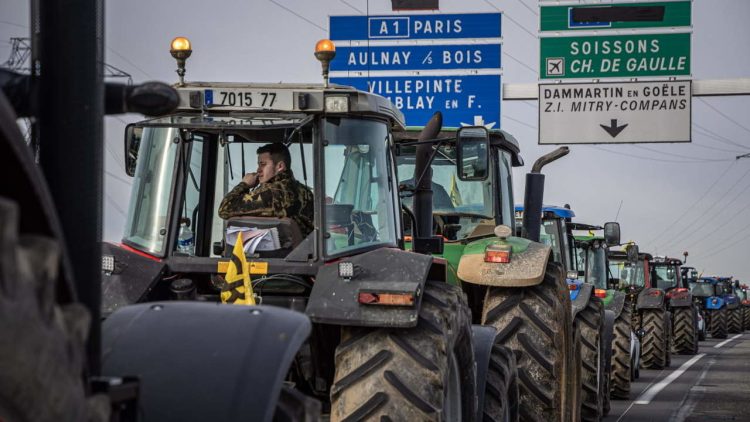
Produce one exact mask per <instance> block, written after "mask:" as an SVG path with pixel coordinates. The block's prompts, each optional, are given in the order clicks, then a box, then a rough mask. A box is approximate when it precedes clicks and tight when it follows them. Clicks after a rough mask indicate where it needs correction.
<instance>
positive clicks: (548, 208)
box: [515, 205, 576, 218]
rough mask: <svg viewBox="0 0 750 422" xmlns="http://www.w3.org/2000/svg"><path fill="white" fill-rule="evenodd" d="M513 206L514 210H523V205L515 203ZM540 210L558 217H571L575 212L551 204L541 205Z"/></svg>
mask: <svg viewBox="0 0 750 422" xmlns="http://www.w3.org/2000/svg"><path fill="white" fill-rule="evenodd" d="M515 208H516V209H515V211H516V212H523V205H516V207H515ZM542 212H543V213H551V214H553V215H555V216H557V217H560V218H573V217H575V216H576V213H575V212H573V210H571V209H570V208H564V207H556V206H553V205H542Z"/></svg>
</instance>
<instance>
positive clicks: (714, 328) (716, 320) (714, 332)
mask: <svg viewBox="0 0 750 422" xmlns="http://www.w3.org/2000/svg"><path fill="white" fill-rule="evenodd" d="M708 314H709V318H708V321H709V324H708V331H709V332H710V333H711V337H713V338H727V308H726V307H723V308H721V309H711V310H710V311H708Z"/></svg>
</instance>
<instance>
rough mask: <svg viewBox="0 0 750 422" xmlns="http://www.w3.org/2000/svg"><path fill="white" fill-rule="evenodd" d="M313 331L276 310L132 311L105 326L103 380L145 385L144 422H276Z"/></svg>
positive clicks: (193, 305) (209, 306) (173, 306)
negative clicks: (295, 363) (132, 379)
mask: <svg viewBox="0 0 750 422" xmlns="http://www.w3.org/2000/svg"><path fill="white" fill-rule="evenodd" d="M310 330H311V324H310V320H309V319H308V318H307V317H306V316H305V315H304V314H302V313H300V312H295V311H290V310H287V309H283V308H278V307H274V306H240V305H225V304H219V303H207V302H194V301H185V302H177V301H174V302H152V303H143V304H138V305H132V306H126V307H123V308H121V309H119V310H118V311H116V312H114V313H113V314H112V315H110V317H109V318H107V319H105V320H104V322H103V325H102V374H103V375H105V376H124V375H132V376H137V377H138V378H139V403H138V410H139V415H140V416H141V418H142V420H144V421H162V420H164V421H166V420H172V421H178V420H179V421H208V420H220V421H240V420H242V421H248V420H252V421H254V420H257V421H271V420H272V419H273V417H274V412H275V411H276V405H277V402H278V400H279V397H280V394H281V391H282V386H283V384H284V379H285V377H286V375H287V372H288V371H289V366H290V365H291V363H292V360H293V359H294V356H295V355H296V354H297V352H298V350H299V348H300V346H301V345H302V344H303V343H304V341H305V339H306V338H307V337H308V335H309V334H310ZM318 405H319V404H318ZM318 416H319V415H318Z"/></svg>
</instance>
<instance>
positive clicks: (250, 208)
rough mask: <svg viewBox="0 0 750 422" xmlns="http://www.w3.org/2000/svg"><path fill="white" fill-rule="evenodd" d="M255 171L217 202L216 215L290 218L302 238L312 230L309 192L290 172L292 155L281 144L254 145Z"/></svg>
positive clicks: (246, 175)
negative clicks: (256, 165)
mask: <svg viewBox="0 0 750 422" xmlns="http://www.w3.org/2000/svg"><path fill="white" fill-rule="evenodd" d="M257 154H258V171H257V172H256V173H247V174H245V176H244V177H243V178H242V181H241V182H240V183H239V184H237V186H235V187H234V189H232V190H231V191H229V193H227V194H226V195H225V196H224V199H223V200H222V201H221V205H219V216H220V217H221V218H223V219H225V220H226V219H229V218H232V217H241V216H248V217H275V218H291V219H292V220H294V222H295V223H297V225H298V226H299V229H300V232H301V234H302V237H305V236H307V235H308V234H309V233H310V232H312V230H313V194H312V192H311V191H310V189H309V188H308V187H307V186H305V185H304V184H302V183H300V182H298V181H297V180H296V179H295V178H294V174H292V169H291V165H292V157H291V155H290V154H289V149H287V147H286V146H285V145H284V144H282V143H271V144H267V145H263V146H262V147H260V148H258V150H257Z"/></svg>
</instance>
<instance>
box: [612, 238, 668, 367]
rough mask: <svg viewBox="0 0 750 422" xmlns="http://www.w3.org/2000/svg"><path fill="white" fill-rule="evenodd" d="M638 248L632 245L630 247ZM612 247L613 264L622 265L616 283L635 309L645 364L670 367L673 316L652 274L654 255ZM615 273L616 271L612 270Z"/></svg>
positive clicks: (636, 329)
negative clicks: (615, 249) (617, 249)
mask: <svg viewBox="0 0 750 422" xmlns="http://www.w3.org/2000/svg"><path fill="white" fill-rule="evenodd" d="M631 248H636V249H635V250H637V246H636V245H631V246H629V247H627V248H626V249H628V250H629V249H631ZM635 255H636V254H635V253H633V252H630V253H629V252H628V251H611V252H610V253H609V256H608V257H609V262H610V268H612V266H613V265H615V266H617V267H618V269H619V277H618V278H617V280H618V281H617V282H616V283H615V284H616V286H617V288H618V289H620V290H622V291H624V292H625V293H626V295H627V300H626V303H628V304H630V306H631V312H632V327H633V330H634V331H635V332H636V334H638V336H639V338H640V341H641V365H640V367H642V368H647V369H662V368H667V367H669V366H670V364H671V360H672V353H671V348H670V344H671V340H670V337H671V332H672V330H671V325H672V324H671V317H670V314H669V311H668V310H667V301H666V293H665V292H664V290H662V289H660V288H658V287H657V286H655V285H654V283H653V281H652V274H651V262H652V261H653V257H652V256H651V254H648V253H640V252H639V253H638V254H637V258H636V256H635ZM629 257H630V259H629ZM612 272H613V273H614V272H615V271H612Z"/></svg>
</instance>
